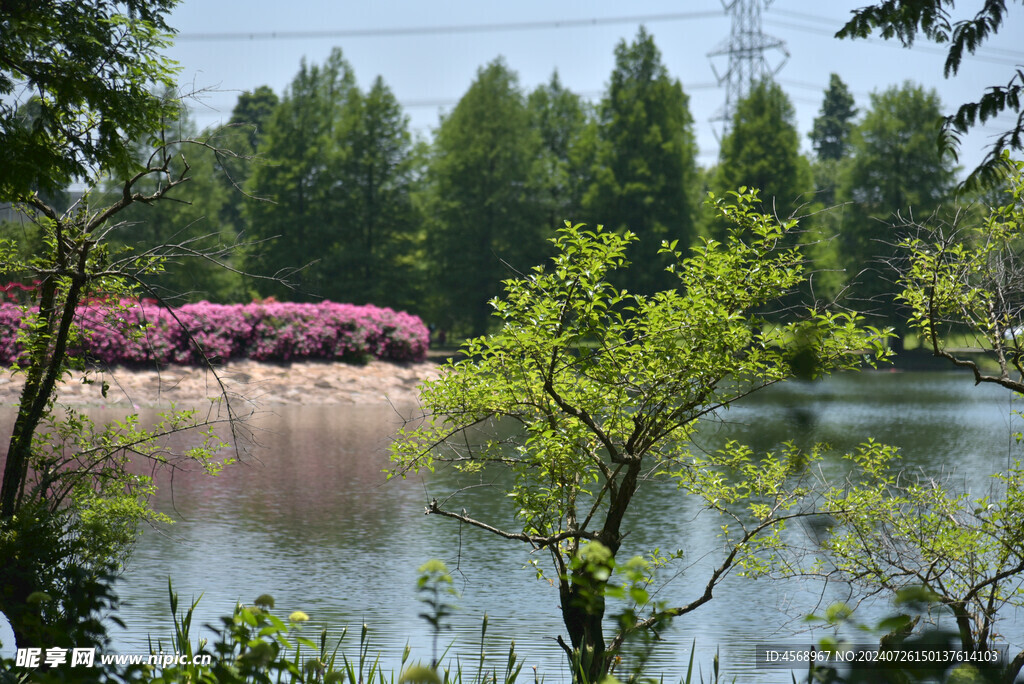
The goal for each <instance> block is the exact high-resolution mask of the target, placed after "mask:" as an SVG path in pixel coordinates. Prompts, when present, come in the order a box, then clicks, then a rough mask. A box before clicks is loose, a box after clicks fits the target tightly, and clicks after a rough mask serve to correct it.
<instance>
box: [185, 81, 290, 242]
mask: <svg viewBox="0 0 1024 684" xmlns="http://www.w3.org/2000/svg"><path fill="white" fill-rule="evenodd" d="M279 102H280V98H278V96H277V94H276V93H275V92H274V91H273V90H271V88H270V86H265V85H264V86H259V87H258V88H256V89H255V90H253V91H251V92H250V91H248V90H247V91H245V92H243V93H242V94H241V95H239V96H238V101H237V102H236V103H235V107H234V109H232V110H231V119H230V120H229V121H228V125H227V126H224V127H220V128H218V129H216V131H214V132H213V133H214V134H215V136H216V137H215V146H216V147H217V148H221V149H227V150H231V151H232V152H233V154H222V155H217V157H216V160H215V161H216V165H217V171H218V173H217V174H216V175H215V180H216V182H217V184H218V185H217V187H216V188H214V187H210V186H207V185H206V184H203V188H204V189H206V190H207V191H208V192H211V193H217V192H220V193H221V194H222V195H223V196H224V198H225V200H226V201H224V202H223V203H221V205H220V210H219V211H218V213H217V218H218V220H219V221H220V222H221V229H222V230H229V231H232V232H233V233H234V234H236V235H237V234H239V233H242V232H244V231H245V230H246V224H245V205H246V204H248V203H249V202H253V201H256V200H255V199H254V198H253V197H251V196H249V195H248V194H247V193H246V192H245V191H244V188H245V187H246V184H247V183H248V181H249V176H251V175H252V170H253V168H254V167H255V165H256V164H259V163H260V145H261V143H262V142H263V139H264V137H265V136H266V132H267V127H268V125H269V123H270V117H271V116H272V115H273V113H274V109H275V108H276V107H277V105H278V103H279Z"/></svg>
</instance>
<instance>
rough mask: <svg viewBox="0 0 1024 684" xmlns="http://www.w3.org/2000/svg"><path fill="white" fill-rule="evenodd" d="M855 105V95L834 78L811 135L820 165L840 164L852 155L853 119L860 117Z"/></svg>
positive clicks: (830, 79)
mask: <svg viewBox="0 0 1024 684" xmlns="http://www.w3.org/2000/svg"><path fill="white" fill-rule="evenodd" d="M853 105H854V100H853V95H851V94H850V91H849V89H848V88H847V87H846V84H845V83H844V82H843V79H841V78H839V75H838V74H832V75H831V76H830V77H829V81H828V90H826V91H825V99H824V100H822V103H821V113H820V114H819V115H818V116H817V117H816V118H815V119H814V128H813V129H812V130H811V132H810V133H809V134H808V135H809V137H810V138H811V142H812V143H813V145H814V152H815V154H817V156H818V160H819V161H823V160H826V159H828V160H831V161H839V160H840V159H842V158H843V157H845V156H846V154H847V152H849V145H850V133H851V132H853V117H854V116H856V115H857V108H856V107H854V106H853Z"/></svg>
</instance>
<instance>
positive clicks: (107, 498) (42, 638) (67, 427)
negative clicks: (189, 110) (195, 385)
mask: <svg viewBox="0 0 1024 684" xmlns="http://www.w3.org/2000/svg"><path fill="white" fill-rule="evenodd" d="M174 4H175V3H174V2H171V1H163V2H161V1H159V0H157V1H153V2H139V1H133V0H128V1H127V2H123V3H116V4H112V3H106V2H47V3H9V2H8V3H3V4H2V7H0V26H3V31H2V33H0V95H2V96H4V97H0V100H2V102H0V137H2V141H0V158H2V161H0V199H3V200H13V201H15V202H17V203H19V206H20V207H21V208H22V209H23V210H24V211H25V212H26V215H27V216H28V218H29V219H30V220H32V221H33V222H34V223H35V226H36V235H38V237H39V240H38V242H37V243H36V245H34V246H33V249H25V248H24V247H25V245H24V244H18V243H17V242H15V241H13V240H10V239H3V240H0V278H11V277H14V278H27V279H29V280H35V281H37V282H38V286H37V287H36V288H35V289H34V290H33V291H32V301H31V302H30V306H28V307H26V317H25V319H24V331H23V333H22V334H21V336H20V338H19V341H20V343H21V345H22V347H23V350H24V353H23V355H22V357H21V358H19V360H18V362H17V364H16V366H17V370H18V372H19V373H21V375H22V376H23V378H24V386H23V388H22V393H21V397H20V399H19V403H18V406H17V409H16V415H15V417H14V422H13V425H12V427H11V432H10V438H9V440H8V448H7V453H6V459H5V462H4V468H3V480H2V483H0V557H2V558H3V559H4V562H3V563H2V564H0V611H2V612H3V613H4V614H5V615H7V616H8V618H10V619H11V621H12V627H13V628H14V632H15V636H16V639H18V640H19V641H20V642H21V643H23V644H31V643H39V644H46V643H53V644H65V643H67V640H68V639H69V638H70V639H72V641H71V644H77V643H78V642H76V641H74V640H73V639H74V638H77V637H80V638H81V643H83V644H89V645H92V644H97V645H102V643H103V636H104V634H105V627H104V626H103V625H102V623H100V622H98V621H97V620H94V619H92V618H94V617H95V615H94V613H95V612H96V611H98V610H100V609H103V608H110V607H112V606H113V605H115V604H116V599H114V597H113V595H112V593H111V592H110V587H109V583H110V574H109V573H110V571H111V570H112V569H116V567H117V564H118V562H119V561H120V560H122V559H123V557H124V554H125V553H126V552H127V551H128V549H130V546H131V543H132V541H133V540H134V536H135V532H136V526H137V524H138V523H139V522H140V521H142V520H159V519H160V516H158V515H157V514H156V513H154V512H153V511H152V510H151V509H150V508H149V505H148V504H149V496H150V494H151V493H152V480H151V478H150V477H149V476H147V475H140V474H137V473H138V470H132V469H129V468H128V462H129V460H130V459H131V458H134V459H135V461H134V464H133V465H134V466H136V467H137V466H138V465H139V463H140V462H141V461H142V460H144V459H148V460H149V461H150V462H152V463H153V464H154V466H156V465H157V464H160V463H167V461H168V459H171V458H174V457H176V456H181V457H184V458H191V459H194V460H196V461H199V462H200V463H201V464H202V465H203V466H204V467H206V468H208V469H209V470H210V471H215V470H216V469H217V468H219V467H220V465H222V463H223V461H222V460H220V459H219V458H218V457H217V455H216V452H217V451H218V450H219V449H220V447H221V446H222V443H221V442H220V440H219V439H217V438H216V437H215V436H214V435H213V434H212V433H209V432H206V433H205V434H200V433H196V434H197V435H198V437H196V436H194V437H193V438H192V439H193V441H192V444H191V445H190V446H191V448H189V449H187V450H186V452H185V453H183V454H176V453H173V452H171V451H169V450H168V449H167V448H165V447H166V445H165V444H163V443H162V439H161V438H162V437H165V436H167V435H168V434H169V433H174V432H179V431H181V430H185V429H192V428H196V427H202V426H203V425H206V426H209V425H211V424H212V423H215V422H216V418H214V417H212V414H211V415H210V416H205V417H204V416H203V415H201V414H197V413H195V412H189V411H185V412H172V413H171V414H169V415H168V416H167V417H166V420H164V421H163V422H161V423H160V424H158V425H156V426H155V427H153V428H151V429H145V428H143V427H141V426H140V425H139V421H138V416H132V417H128V418H126V419H125V420H124V422H122V423H110V424H107V425H95V424H94V423H93V422H92V421H90V420H89V419H88V418H87V417H85V416H83V415H82V414H80V413H78V412H75V411H73V410H60V409H58V407H57V405H56V402H57V400H58V397H57V389H56V388H57V384H58V382H59V380H60V379H61V378H63V377H64V376H65V375H66V374H67V373H68V372H69V371H70V370H71V369H73V368H78V369H81V370H86V366H85V360H84V359H83V358H82V357H81V356H80V355H74V354H73V352H74V350H75V348H76V347H78V346H80V344H81V342H82V339H81V333H80V331H79V330H78V328H77V325H76V317H77V309H78V305H79V304H81V303H84V302H85V301H87V300H89V299H90V298H94V297H102V298H107V299H111V300H113V301H117V300H118V299H120V298H125V297H131V296H138V295H139V294H140V289H139V288H138V287H137V286H138V283H139V282H140V280H141V279H143V278H144V277H146V276H148V275H149V274H151V273H153V272H154V271H158V270H159V269H160V268H161V267H162V264H163V258H164V257H163V256H161V254H155V253H150V254H143V255H124V254H117V253H115V251H113V250H112V249H111V246H110V245H109V244H108V238H109V236H110V232H111V231H112V230H114V229H115V227H116V226H117V225H118V222H119V221H120V220H121V219H122V212H124V211H125V210H126V209H128V208H129V207H130V206H132V205H134V204H148V203H154V202H157V201H160V200H162V199H164V198H165V197H167V196H168V193H173V192H174V191H175V189H177V188H179V187H180V186H181V185H183V184H184V183H186V182H187V181H188V180H189V175H188V169H187V168H186V167H179V166H176V164H177V161H176V159H177V152H178V151H179V150H175V149H174V148H173V146H172V145H170V144H166V143H165V140H166V139H165V138H162V137H161V131H163V130H165V123H166V121H167V120H169V119H173V118H175V114H176V112H177V110H178V108H179V106H180V103H179V102H177V98H174V97H172V98H165V97H163V96H161V95H159V94H157V92H156V91H154V90H153V89H152V87H153V86H154V84H157V85H161V84H162V85H164V86H168V87H169V86H171V85H173V84H172V83H171V81H170V76H171V74H172V73H173V69H172V65H171V62H170V61H169V60H167V59H166V58H164V57H162V56H160V51H161V50H162V49H163V48H164V47H165V46H166V45H167V41H168V39H169V36H168V33H167V27H166V25H165V23H164V17H165V15H166V13H167V12H168V11H169V10H170V8H171V7H172V6H173V5H174ZM28 90H31V92H32V93H33V94H34V95H36V96H38V98H39V102H38V104H39V110H38V116H37V117H36V118H35V119H33V120H32V122H33V123H32V125H26V121H28V120H29V119H26V118H20V119H19V118H18V115H17V111H19V109H20V108H19V109H15V107H18V105H19V104H21V103H19V102H18V98H19V97H21V96H22V95H24V94H25V93H26V92H27V91H28ZM12 93H15V95H14V97H13V98H7V97H6V96H7V95H9V94H12ZM12 111H13V112H15V114H14V115H13V116H12V114H11V112H12ZM142 138H149V140H148V141H149V142H150V143H151V144H152V146H153V147H154V149H153V150H152V152H151V153H150V154H148V155H145V156H141V157H140V156H137V155H136V154H135V152H136V151H137V149H138V148H137V145H136V143H135V142H134V141H136V140H139V139H142ZM195 145H196V146H197V147H202V146H203V143H201V142H196V143H195ZM140 159H141V160H143V161H142V162H140ZM109 175H113V176H116V177H119V178H120V179H121V181H120V184H119V185H120V192H119V193H118V194H117V195H116V197H114V198H113V199H112V200H111V201H109V202H104V201H103V199H102V197H100V195H101V193H99V192H98V191H96V187H97V186H98V185H99V184H100V182H101V179H102V178H103V177H104V176H109ZM72 177H80V178H82V179H83V180H84V181H85V182H86V183H87V188H88V189H87V191H86V193H85V194H84V196H83V197H82V198H81V199H80V200H79V201H78V203H77V204H76V205H75V206H74V207H73V208H72V209H71V210H67V211H65V210H63V208H57V207H55V206H53V205H51V204H50V203H48V201H47V198H46V197H45V195H44V194H40V193H38V192H35V189H36V188H38V189H40V190H53V189H59V188H61V187H63V185H64V184H65V183H67V182H68V181H69V180H70V179H71V178H72ZM152 178H159V179H160V180H159V182H156V183H150V180H151V179H152ZM184 246H187V243H179V244H174V243H173V242H168V243H165V245H164V246H163V254H164V255H166V253H168V252H170V253H174V252H176V251H180V250H181V249H182V248H183V247H184ZM197 256H200V257H201V256H203V255H202V254H201V253H200V254H197ZM109 322H110V324H111V325H112V326H117V325H118V324H119V317H118V310H117V308H116V306H115V307H113V308H112V309H111V311H110V318H109ZM141 332H142V331H139V330H124V334H126V335H131V334H141ZM86 378H87V379H88V380H92V377H91V376H89V375H88V374H87V375H86ZM97 390H98V392H99V393H100V394H101V395H105V394H106V392H107V391H108V390H109V386H108V385H106V384H105V383H104V384H102V385H101V386H100V387H98V388H97ZM236 409H237V404H236V405H234V406H230V405H228V404H227V403H225V404H224V409H223V410H224V411H226V412H227V417H226V420H227V421H229V422H231V421H232V420H233V418H234V417H236V414H235V411H236ZM35 599H42V600H41V601H36V600H35ZM69 645H70V644H69Z"/></svg>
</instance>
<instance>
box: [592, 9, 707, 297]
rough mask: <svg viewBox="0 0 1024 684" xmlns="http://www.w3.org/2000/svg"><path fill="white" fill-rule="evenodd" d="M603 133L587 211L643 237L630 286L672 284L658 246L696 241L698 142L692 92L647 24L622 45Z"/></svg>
mask: <svg viewBox="0 0 1024 684" xmlns="http://www.w3.org/2000/svg"><path fill="white" fill-rule="evenodd" d="M598 135H599V139H598V148H597V153H596V156H597V159H596V164H595V167H594V176H595V178H594V182H593V183H592V184H591V186H590V189H589V190H588V192H587V194H586V197H585V200H584V204H585V206H586V209H587V213H588V215H589V216H590V217H591V219H592V220H593V221H595V222H597V223H602V224H604V225H606V226H612V227H615V228H628V229H629V230H631V231H632V232H634V233H636V234H637V235H638V236H639V237H640V240H639V243H638V244H637V245H635V246H634V248H633V249H632V250H631V252H630V258H631V259H632V260H633V261H634V262H636V263H640V264H643V266H642V267H641V268H633V269H630V270H629V271H628V276H627V282H624V283H623V284H624V285H625V286H626V287H627V288H628V289H630V290H632V291H636V292H639V293H652V292H656V291H658V290H663V289H665V288H668V287H672V286H673V278H672V276H671V274H669V273H666V272H665V271H664V268H663V263H664V262H663V260H662V259H661V258H659V256H658V253H657V252H658V249H659V247H660V244H661V242H662V240H679V244H681V245H689V244H690V242H692V241H693V239H694V237H695V228H694V226H695V217H696V211H695V209H696V207H697V206H698V205H699V200H698V198H697V166H696V158H697V144H696V138H695V136H694V132H693V117H692V116H691V114H690V110H689V98H688V97H687V95H686V94H685V93H684V92H683V87H682V85H680V83H679V81H678V80H676V79H673V78H671V77H670V76H669V74H668V70H667V69H666V68H665V66H664V65H663V64H662V62H661V52H660V51H659V50H658V48H657V46H656V45H655V44H654V39H653V38H652V37H651V35H650V34H648V33H647V31H646V30H645V29H644V28H641V29H640V31H639V32H638V33H637V36H636V39H635V40H634V41H633V42H632V43H626V42H625V41H622V42H620V43H619V44H618V46H616V48H615V68H614V70H613V71H612V75H611V81H610V82H609V85H608V91H607V93H606V94H605V97H604V99H603V100H602V102H601V108H600V126H599V129H598Z"/></svg>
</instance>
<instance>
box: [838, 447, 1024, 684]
mask: <svg viewBox="0 0 1024 684" xmlns="http://www.w3.org/2000/svg"><path fill="white" fill-rule="evenodd" d="M846 458H847V459H849V461H850V462H851V465H852V466H853V467H852V468H851V474H850V476H849V481H848V482H847V483H844V484H843V485H842V486H837V487H835V488H834V489H833V490H832V491H831V492H829V493H828V495H827V497H826V504H825V506H824V510H825V511H826V512H828V513H829V514H830V515H831V517H832V521H833V524H832V527H831V530H830V533H829V535H828V536H827V537H826V538H825V539H824V540H823V544H822V546H823V550H824V551H825V552H826V553H827V555H828V558H829V559H830V561H831V563H832V564H833V565H834V567H835V568H836V570H837V571H838V572H839V573H840V575H841V576H842V577H843V578H844V579H846V580H848V581H850V582H853V583H854V584H856V585H859V586H861V587H863V588H865V589H866V590H867V591H869V592H872V593H873V592H876V591H878V590H879V589H882V590H885V591H888V592H892V593H893V594H897V595H898V594H899V592H905V591H909V590H910V589H912V588H914V587H919V588H920V589H921V590H923V591H925V592H926V593H927V594H928V595H929V596H930V597H931V598H932V600H933V602H934V603H935V604H936V605H938V606H941V607H942V608H943V609H945V610H947V611H948V612H949V613H951V614H952V616H953V619H954V621H955V624H956V628H957V633H956V637H957V641H958V644H959V647H960V648H962V649H963V650H965V651H967V652H973V651H987V650H990V649H992V648H993V647H994V645H995V641H996V639H997V638H998V637H997V634H998V632H997V631H996V628H995V625H996V622H997V618H998V612H999V610H1000V609H1002V608H1003V607H1004V606H1014V607H1019V606H1022V605H1024V587H1021V585H1020V580H1019V575H1020V573H1021V572H1022V571H1024V534H1022V532H1024V527H1022V526H1021V525H1020V521H1021V519H1022V517H1024V469H1022V468H1021V465H1020V463H1019V462H1017V463H1016V465H1014V466H1013V467H1011V468H1008V469H1007V470H1006V472H1004V473H998V474H996V475H994V476H993V478H994V480H995V486H994V487H993V491H994V492H998V493H997V494H996V493H994V494H992V495H991V496H982V497H978V496H971V495H969V494H967V493H956V492H954V491H953V490H951V489H950V488H949V487H948V486H947V485H946V484H945V483H943V482H940V481H938V480H936V479H934V478H930V477H927V476H925V475H923V474H917V475H915V474H913V473H908V472H906V470H905V469H903V468H900V467H899V463H898V460H897V459H898V453H897V450H896V449H894V448H893V447H888V446H884V445H881V444H878V443H876V442H873V441H869V442H867V443H865V444H863V445H861V447H860V448H859V449H857V450H856V451H855V452H853V453H851V454H848V455H847V456H846ZM1022 665H1024V651H1022V652H1021V653H1020V654H1019V655H1017V656H1016V657H1015V658H1014V659H1013V661H1012V662H1010V663H1007V664H1005V667H1006V668H1007V669H1006V671H1005V672H1004V673H1003V677H1005V679H1004V681H1007V682H1011V681H1013V679H1014V678H1015V677H1016V675H1017V673H1018V672H1019V671H1020V669H1021V666H1022Z"/></svg>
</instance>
